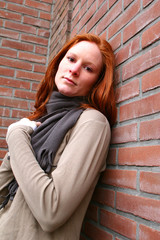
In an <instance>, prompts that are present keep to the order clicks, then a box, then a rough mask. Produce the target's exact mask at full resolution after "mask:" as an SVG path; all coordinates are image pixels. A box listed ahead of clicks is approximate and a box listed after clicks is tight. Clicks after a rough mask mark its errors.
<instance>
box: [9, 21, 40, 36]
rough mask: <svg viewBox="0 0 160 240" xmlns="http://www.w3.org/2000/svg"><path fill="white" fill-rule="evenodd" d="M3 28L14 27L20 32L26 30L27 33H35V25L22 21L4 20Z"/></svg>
mask: <svg viewBox="0 0 160 240" xmlns="http://www.w3.org/2000/svg"><path fill="white" fill-rule="evenodd" d="M5 28H9V29H14V30H17V31H20V32H26V33H27V34H29V33H31V34H36V27H32V26H28V25H25V24H22V23H15V22H10V21H5Z"/></svg>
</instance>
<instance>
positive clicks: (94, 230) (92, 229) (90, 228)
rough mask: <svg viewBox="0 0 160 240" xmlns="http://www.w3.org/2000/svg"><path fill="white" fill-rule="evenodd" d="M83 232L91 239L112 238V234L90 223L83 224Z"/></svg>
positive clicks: (105, 239)
mask: <svg viewBox="0 0 160 240" xmlns="http://www.w3.org/2000/svg"><path fill="white" fill-rule="evenodd" d="M85 234H86V235H87V236H88V237H90V238H91V239H92V240H97V239H98V240H113V238H112V235H111V234H109V233H107V232H105V231H104V230H102V229H100V228H98V227H96V226H94V225H92V224H91V223H89V222H87V223H86V224H85Z"/></svg>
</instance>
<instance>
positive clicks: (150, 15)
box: [123, 1, 160, 42]
mask: <svg viewBox="0 0 160 240" xmlns="http://www.w3.org/2000/svg"><path fill="white" fill-rule="evenodd" d="M159 8H160V2H159V1H157V2H155V4H154V5H151V6H150V7H149V8H146V10H145V11H143V12H142V13H141V14H140V15H139V16H137V17H136V19H135V20H134V21H132V22H131V23H130V24H129V25H128V26H127V27H126V28H125V29H124V31H123V42H126V41H127V40H128V39H130V38H131V37H133V36H134V35H135V34H137V33H138V32H139V31H140V30H142V29H143V28H144V27H145V26H146V25H148V24H149V23H151V22H152V21H153V20H155V19H156V18H158V17H159Z"/></svg>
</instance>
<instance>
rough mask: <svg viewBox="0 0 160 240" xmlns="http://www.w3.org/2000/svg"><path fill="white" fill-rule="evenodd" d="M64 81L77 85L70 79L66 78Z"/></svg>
mask: <svg viewBox="0 0 160 240" xmlns="http://www.w3.org/2000/svg"><path fill="white" fill-rule="evenodd" d="M64 79H65V80H67V82H69V83H70V84H73V85H77V84H76V83H75V82H74V81H73V80H72V79H70V78H68V77H64Z"/></svg>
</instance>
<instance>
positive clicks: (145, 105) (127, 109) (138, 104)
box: [120, 93, 160, 122]
mask: <svg viewBox="0 0 160 240" xmlns="http://www.w3.org/2000/svg"><path fill="white" fill-rule="evenodd" d="M159 111H160V93H157V94H155V95H152V96H149V97H146V98H143V99H141V100H138V101H135V102H132V103H128V104H126V105H123V106H121V107H120V121H121V122H122V121H125V120H129V119H134V118H137V117H142V116H146V115H149V114H153V113H156V112H159Z"/></svg>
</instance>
